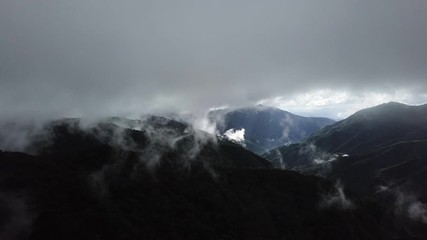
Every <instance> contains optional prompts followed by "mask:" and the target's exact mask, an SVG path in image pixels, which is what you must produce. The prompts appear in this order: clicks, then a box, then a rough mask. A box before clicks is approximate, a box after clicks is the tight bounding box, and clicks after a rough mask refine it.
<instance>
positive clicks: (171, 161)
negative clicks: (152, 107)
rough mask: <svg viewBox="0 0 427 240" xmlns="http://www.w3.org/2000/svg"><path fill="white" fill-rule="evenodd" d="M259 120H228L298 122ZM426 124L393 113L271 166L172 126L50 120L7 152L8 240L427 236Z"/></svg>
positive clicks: (387, 107)
mask: <svg viewBox="0 0 427 240" xmlns="http://www.w3.org/2000/svg"><path fill="white" fill-rule="evenodd" d="M261 110H262V111H260V112H261V113H260V114H255V115H253V114H254V110H247V111H246V110H244V111H243V112H244V114H242V113H239V111H236V112H235V113H233V114H231V115H230V116H234V114H237V116H248V118H249V119H248V120H246V121H244V120H243V118H237V119H240V120H241V121H242V122H243V123H245V124H246V123H247V122H251V121H252V122H251V123H260V124H261V123H262V124H266V125H268V122H272V123H274V124H279V119H283V116H291V117H290V118H292V119H293V120H295V119H297V120H298V118H297V117H295V116H294V115H282V114H283V113H281V112H279V111H278V110H276V109H273V108H266V107H262V109H261ZM246 113H247V114H248V115H245V114H246ZM249 113H251V114H249ZM273 113H274V114H273ZM214 114H219V115H222V114H223V113H218V112H216V113H211V117H212V116H213V115H214ZM240 114H242V115H240ZM285 114H286V112H285ZM289 114H290V113H289ZM254 116H256V117H254ZM268 116H272V119H273V120H271V121H270V120H268ZM278 116H279V117H278ZM425 116H427V114H426V106H425V105H424V106H406V105H403V104H397V103H388V104H383V105H380V106H377V107H374V108H370V109H365V110H362V111H359V112H357V113H355V114H354V115H352V116H350V117H349V118H347V119H345V120H342V121H339V122H336V123H333V124H332V125H329V126H326V125H325V127H324V128H322V129H320V130H318V131H317V132H315V133H313V134H311V135H310V136H308V137H306V138H305V139H301V140H300V142H299V143H294V144H288V143H286V145H285V146H282V147H279V148H276V149H272V150H270V151H269V152H267V153H265V154H264V155H263V156H259V155H257V154H255V153H253V152H251V151H248V150H247V149H246V148H245V147H243V146H242V144H241V143H240V144H239V143H235V142H233V141H229V140H228V139H227V138H226V137H221V136H219V137H218V136H216V135H211V134H209V133H207V132H203V131H200V130H197V129H195V128H194V127H193V126H192V125H191V124H189V123H185V122H181V121H176V120H171V119H168V118H164V117H156V116H150V117H147V118H144V119H136V120H131V119H125V118H117V117H115V118H106V119H101V120H98V121H93V122H86V121H84V120H82V119H61V120H57V121H52V122H49V123H47V124H45V125H44V126H43V127H41V128H31V131H29V132H31V134H27V135H26V136H27V138H29V139H27V140H26V141H24V142H25V145H26V147H25V148H22V149H24V150H22V151H17V150H16V151H5V150H3V151H0V239H141V238H142V239H355V240H357V239H420V240H421V239H425V236H427V214H426V211H427V207H426V204H425V203H426V202H427V194H426V192H427V191H426V190H425V189H427V188H426V187H427V186H426V182H427V181H426V180H427V179H426V175H427V172H426V171H427V167H426V166H427V164H426V163H427V158H426V157H427V152H426V150H425V149H427V138H426V137H427V135H425V133H426V132H425V127H424V125H425V124H423V123H426V119H425ZM230 119H234V117H233V118H231V117H230ZM254 119H257V120H256V121H255V120H254ZM261 119H263V120H265V122H267V123H265V122H264V121H261ZM285 119H286V117H285ZM240 120H239V121H240ZM297 120H295V121H297ZM314 120H316V121H317V120H318V119H314ZM314 120H313V121H314ZM324 120H325V119H324ZM239 121H237V122H239ZM304 121H308V120H303V121H302V122H304ZM325 121H326V122H327V120H325ZM231 122H232V121H231ZM262 124H261V125H262ZM249 125H250V124H249ZM249 125H244V126H243V127H248V126H249ZM266 125H262V126H266ZM279 125H280V124H279ZM8 126H9V127H5V128H2V129H3V130H7V129H11V128H12V127H10V126H15V125H13V124H12V125H8ZM230 126H231V128H237V125H228V126H227V127H225V128H223V129H227V128H228V127H230ZM293 126H305V125H304V124H302V123H300V125H293ZM23 128H24V127H19V128H18V129H19V130H20V132H22V131H21V130H22V129H23ZM36 129H37V130H36ZM245 129H246V128H245ZM248 129H249V127H248ZM261 129H267V130H268V131H267V132H266V133H264V134H261V133H260V135H246V132H245V140H246V137H247V136H254V141H255V142H256V141H259V142H262V141H261V140H262V139H265V138H264V137H266V136H272V135H269V134H273V132H274V130H273V129H269V128H261ZM296 129H301V127H299V128H296ZM251 131H252V130H251ZM251 131H249V132H251ZM253 131H254V132H257V131H259V130H256V131H255V130H253ZM277 131H278V132H279V133H280V134H282V133H283V132H281V131H283V128H280V129H278V130H277ZM293 131H294V132H295V131H296V130H293ZM3 135H4V134H3ZM4 136H8V138H5V139H6V140H11V139H12V140H13V139H17V138H10V135H4ZM257 136H261V138H260V139H259V140H258V139H257V138H255V137H257ZM274 136H279V134H277V135H274ZM5 139H3V140H2V139H0V140H2V141H3V142H4V141H5ZM295 139H296V138H295ZM295 141H296V140H295ZM0 142H1V141H0ZM6 142H7V143H10V142H11V141H6ZM5 146H10V144H9V145H5ZM27 150H28V151H27ZM29 150H31V151H29ZM278 163H280V164H278ZM283 168H285V169H283Z"/></svg>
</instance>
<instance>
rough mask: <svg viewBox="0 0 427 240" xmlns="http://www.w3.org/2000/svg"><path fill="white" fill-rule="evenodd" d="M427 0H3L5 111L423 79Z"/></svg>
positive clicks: (214, 102) (206, 100)
mask: <svg viewBox="0 0 427 240" xmlns="http://www.w3.org/2000/svg"><path fill="white" fill-rule="evenodd" d="M426 23H427V1H425V0H411V1H400V0H357V1H356V0H349V1H342V0H326V1H315V0H306V1H302V0H298V1H297V0H295V1H293V0H287V1H279V0H264V1H254V0H245V1H243V0H227V1H225V0H218V1H195V0H194V1H191V0H183V1H172V0H170V1H154V0H152V1H151V0H150V1H148V0H147V1H136V0H135V1H132V0H124V1H113V0H105V1H101V0H73V1H65V0H56V1H53V0H51V1H50V0H38V1H32V0H2V1H1V2H0V110H1V111H2V113H3V115H10V116H19V115H24V116H25V115H34V116H37V115H45V116H55V117H57V116H74V115H76V116H78V115H110V114H126V113H129V112H144V111H152V110H156V109H157V110H158V109H164V108H166V109H179V110H186V109H191V110H199V109H203V108H208V107H212V106H219V105H224V104H229V105H242V104H248V103H254V102H257V101H259V100H261V99H266V98H271V97H277V96H290V95H292V94H295V93H304V92H308V91H313V90H316V89H332V90H337V91H339V90H343V89H344V90H346V91H350V93H358V92H367V91H377V92H378V91H381V92H386V93H387V92H391V91H395V90H396V89H402V88H404V89H407V90H408V91H410V93H411V94H412V95H414V96H417V95H421V94H425V93H426V90H427V84H426V81H427V44H425V43H426V42H427V28H426Z"/></svg>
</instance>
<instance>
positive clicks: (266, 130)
mask: <svg viewBox="0 0 427 240" xmlns="http://www.w3.org/2000/svg"><path fill="white" fill-rule="evenodd" d="M209 118H210V119H211V121H213V122H215V123H216V124H217V129H218V131H219V132H220V134H224V133H225V132H226V131H227V130H229V129H235V130H239V129H245V142H244V144H245V145H246V148H247V149H248V150H250V151H252V152H254V153H257V154H262V153H264V152H266V151H268V150H270V149H273V148H277V147H279V146H283V145H285V144H290V143H295V142H299V141H301V140H303V139H304V138H306V137H308V136H310V135H311V134H312V133H314V132H316V131H318V130H319V129H321V128H323V127H325V126H327V125H330V124H333V123H334V122H335V121H333V120H331V119H328V118H317V117H302V116H298V115H295V114H292V113H290V112H287V111H283V110H281V109H278V108H274V107H268V106H263V105H258V106H254V107H244V108H236V109H233V108H231V109H220V110H214V111H211V112H210V113H209Z"/></svg>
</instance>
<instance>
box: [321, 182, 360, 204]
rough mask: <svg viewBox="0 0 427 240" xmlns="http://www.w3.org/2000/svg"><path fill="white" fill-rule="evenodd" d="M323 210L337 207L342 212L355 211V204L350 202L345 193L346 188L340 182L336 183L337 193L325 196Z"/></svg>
mask: <svg viewBox="0 0 427 240" xmlns="http://www.w3.org/2000/svg"><path fill="white" fill-rule="evenodd" d="M320 207H322V208H330V207H336V208H339V209H342V210H349V209H353V208H354V207H355V206H354V203H353V202H352V201H350V200H349V199H348V198H347V197H346V195H345V193H344V186H343V185H342V184H341V182H340V181H339V180H338V181H337V182H336V183H335V192H334V193H332V194H329V195H326V196H323V199H322V202H321V203H320Z"/></svg>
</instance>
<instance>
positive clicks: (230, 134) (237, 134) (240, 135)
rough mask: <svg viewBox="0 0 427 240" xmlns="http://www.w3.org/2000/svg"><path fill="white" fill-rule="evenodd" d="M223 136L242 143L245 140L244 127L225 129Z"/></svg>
mask: <svg viewBox="0 0 427 240" xmlns="http://www.w3.org/2000/svg"><path fill="white" fill-rule="evenodd" d="M224 136H225V137H226V138H227V139H228V140H230V141H233V142H236V143H239V144H243V145H244V142H245V129H244V128H242V129H240V130H235V129H234V128H231V129H228V130H227V131H225V133H224Z"/></svg>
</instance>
